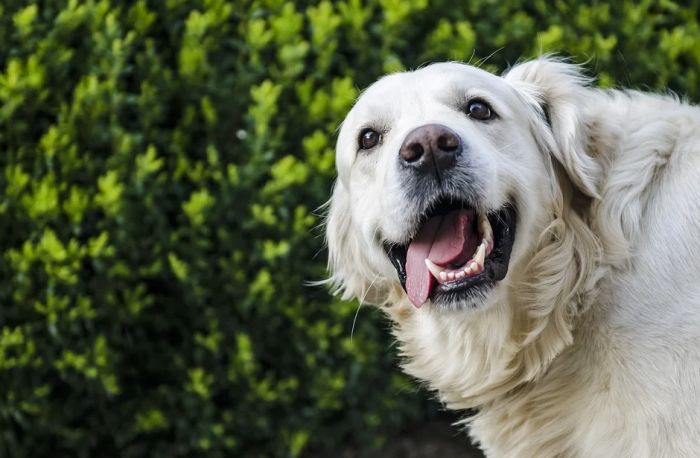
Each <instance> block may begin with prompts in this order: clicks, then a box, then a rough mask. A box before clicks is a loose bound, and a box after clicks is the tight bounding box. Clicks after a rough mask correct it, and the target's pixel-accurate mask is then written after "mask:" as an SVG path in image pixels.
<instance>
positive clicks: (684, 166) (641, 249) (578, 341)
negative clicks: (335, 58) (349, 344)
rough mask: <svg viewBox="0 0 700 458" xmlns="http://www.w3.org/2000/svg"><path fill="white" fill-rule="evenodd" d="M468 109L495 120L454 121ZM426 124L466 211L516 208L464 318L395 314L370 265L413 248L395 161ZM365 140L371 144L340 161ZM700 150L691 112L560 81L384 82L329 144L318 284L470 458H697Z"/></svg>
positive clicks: (478, 74)
mask: <svg viewBox="0 0 700 458" xmlns="http://www.w3.org/2000/svg"><path fill="white" fill-rule="evenodd" d="M472 96H479V97H482V98H486V99H487V100H488V101H489V102H490V103H491V104H492V105H493V107H494V109H495V110H496V112H497V113H498V114H499V116H500V118H499V119H498V120H495V121H492V122H489V123H477V122H474V121H472V120H470V119H468V118H467V117H466V116H464V114H463V113H461V112H460V100H466V99H468V98H470V97H472ZM462 103H463V102H462ZM432 122H437V123H440V124H444V125H446V126H448V127H450V128H451V129H453V130H454V131H455V132H457V133H458V134H459V135H460V137H461V138H462V139H463V140H464V141H465V142H466V143H467V144H468V145H469V152H468V154H470V155H471V159H470V163H469V164H468V166H469V167H470V169H471V170H472V171H473V172H474V173H475V175H476V176H478V177H479V180H478V187H479V189H480V191H479V196H478V197H479V201H480V202H481V203H482V204H483V206H484V208H483V209H482V210H489V209H495V208H498V207H500V206H501V205H503V204H504V203H505V202H506V199H507V198H508V196H509V195H512V196H515V198H516V201H517V204H518V226H517V229H516V239H515V243H514V247H513V254H512V257H511V259H510V264H509V270H508V274H507V276H506V278H505V279H504V280H502V281H501V282H499V283H498V284H497V285H496V287H495V288H493V289H492V291H491V292H490V293H489V294H488V296H487V297H486V299H485V300H484V302H483V304H481V305H480V306H479V307H478V308H477V309H476V310H475V309H473V308H463V309H460V308H457V309H455V310H445V309H442V310H440V309H437V308H436V307H432V306H431V305H432V304H430V303H428V304H425V305H424V306H423V307H421V308H420V309H417V308H415V307H413V306H412V305H411V304H410V302H409V301H408V299H407V297H406V294H405V293H404V291H403V289H402V288H401V286H400V284H399V282H398V280H397V276H396V273H395V271H394V269H393V267H392V266H391V264H390V263H389V261H388V258H387V256H386V254H385V253H384V251H383V250H382V248H381V245H380V243H381V242H382V241H385V240H389V241H393V242H401V243H405V242H406V241H408V240H409V239H410V237H412V236H413V235H415V230H416V229H415V225H416V223H417V218H418V217H419V215H420V214H421V212H423V211H425V209H424V208H419V204H417V203H415V202H411V201H410V200H409V199H407V197H406V195H405V193H404V192H402V189H401V187H400V179H401V178H400V175H399V172H398V170H397V165H396V164H397V158H396V155H397V152H398V148H399V146H400V145H401V142H402V141H403V138H404V137H405V136H406V134H407V133H408V132H409V131H410V130H412V129H413V128H415V127H417V126H420V125H423V124H428V123H432ZM368 125H371V126H373V127H376V126H380V127H381V128H382V129H383V130H382V131H383V138H382V143H381V144H380V145H379V146H378V147H377V148H376V149H374V150H372V151H369V152H368V151H358V148H357V135H358V132H359V130H360V129H361V128H363V127H366V126H368ZM699 150H700V110H699V109H698V108H696V107H692V106H690V105H687V104H684V103H682V102H680V101H679V100H677V99H675V98H673V97H668V96H659V95H651V94H645V93H641V92H632V91H602V90H597V89H593V88H591V87H589V86H588V85H587V81H586V79H585V78H583V77H582V76H581V74H580V71H579V69H578V68H577V67H575V66H573V65H569V64H566V63H562V62H557V61H553V60H548V59H541V60H536V61H532V62H528V63H524V64H521V65H518V66H516V67H514V68H513V69H511V70H510V71H509V72H508V73H507V74H506V75H505V76H504V77H502V78H501V77H497V76H494V75H490V74H488V73H486V72H483V71H481V70H479V69H476V68H473V67H469V66H466V65H460V64H454V63H450V64H436V65H431V66H428V67H426V68H423V69H420V70H417V71H415V72H407V73H401V74H394V75H390V76H387V77H385V78H383V79H381V80H380V81H379V82H377V83H375V84H374V85H373V86H371V87H370V88H368V89H367V90H366V91H365V92H364V94H363V95H362V96H361V97H360V99H359V100H358V102H357V104H356V105H355V107H354V108H353V109H352V111H351V112H350V113H349V114H348V116H347V119H346V120H345V122H344V123H343V127H342V129H341V131H340V135H339V139H338V146H337V167H338V175H339V178H338V181H337V183H336V186H335V189H334V192H333V196H332V198H331V202H330V212H329V217H328V226H327V238H328V245H329V252H330V261H329V264H330V270H331V279H330V282H331V283H332V284H333V285H334V286H335V287H336V289H337V290H338V291H339V292H341V293H342V294H343V295H344V296H345V297H346V298H350V297H357V298H360V299H362V300H365V301H368V302H372V303H376V304H379V305H380V306H381V307H382V309H383V310H385V311H386V313H387V314H388V316H389V317H390V318H391V319H392V320H393V322H394V323H395V327H394V330H395V335H396V337H397V339H398V341H399V343H400V345H401V349H402V353H403V355H404V357H405V360H404V364H403V367H404V369H405V370H406V372H408V373H409V374H411V375H413V376H415V377H416V378H418V379H420V380H422V381H425V382H426V383H427V384H428V386H429V387H430V388H432V389H434V390H436V391H437V393H438V395H439V398H440V400H441V401H442V402H444V403H445V404H446V405H447V407H449V408H452V409H466V408H475V409H477V410H478V413H477V414H476V415H475V416H473V417H471V418H469V419H466V420H465V421H464V423H465V424H467V425H468V426H469V431H470V434H471V436H472V437H473V438H474V439H475V440H476V441H478V442H479V444H480V445H481V447H482V448H483V450H484V451H485V453H486V454H487V456H495V457H555V456H564V457H587V458H588V457H613V456H614V457H647V456H648V457H686V456H687V457H690V456H699V454H700V259H699V258H700V151H699ZM453 192H454V193H456V194H458V193H459V192H460V191H459V189H455V190H453Z"/></svg>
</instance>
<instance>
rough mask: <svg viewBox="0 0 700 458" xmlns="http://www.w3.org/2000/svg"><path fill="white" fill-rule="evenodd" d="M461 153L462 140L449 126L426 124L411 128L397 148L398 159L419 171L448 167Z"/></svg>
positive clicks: (436, 170)
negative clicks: (399, 147)
mask: <svg viewBox="0 0 700 458" xmlns="http://www.w3.org/2000/svg"><path fill="white" fill-rule="evenodd" d="M461 153H462V141H461V140H460V138H459V136H458V135H457V134H456V133H455V132H454V131H453V130H452V129H450V128H449V127H446V126H442V125H440V124H426V125H425V126H420V127H417V128H415V129H413V130H412V131H411V132H409V133H408V135H406V138H405V139H404V141H403V145H401V149H400V150H399V160H400V161H401V162H402V163H403V164H404V165H405V166H407V167H410V168H412V169H414V170H416V171H417V172H420V173H429V172H431V171H433V170H434V173H436V174H437V175H438V176H439V175H440V172H442V171H444V170H447V169H449V168H450V167H452V166H453V165H454V164H455V163H456V162H457V156H459V155H460V154H461Z"/></svg>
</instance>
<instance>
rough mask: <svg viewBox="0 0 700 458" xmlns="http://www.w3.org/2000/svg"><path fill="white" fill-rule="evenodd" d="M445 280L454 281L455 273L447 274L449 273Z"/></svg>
mask: <svg viewBox="0 0 700 458" xmlns="http://www.w3.org/2000/svg"><path fill="white" fill-rule="evenodd" d="M447 278H449V279H450V280H454V279H455V273H454V272H449V273H448V274H447Z"/></svg>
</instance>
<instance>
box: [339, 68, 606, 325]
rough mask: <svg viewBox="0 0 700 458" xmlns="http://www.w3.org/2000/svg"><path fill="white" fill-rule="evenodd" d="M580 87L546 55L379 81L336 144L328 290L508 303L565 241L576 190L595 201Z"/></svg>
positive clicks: (418, 302)
mask: <svg viewBox="0 0 700 458" xmlns="http://www.w3.org/2000/svg"><path fill="white" fill-rule="evenodd" d="M585 83H586V81H585V79H584V78H583V77H581V75H580V73H579V72H578V69H577V67H575V66H573V65H569V64H566V63H562V62H556V61H551V60H538V61H533V62H529V63H525V64H521V65H518V66H516V67H514V68H512V69H511V70H510V71H509V72H508V73H507V74H506V75H505V76H504V77H498V76H495V75H492V74H490V73H488V72H485V71H483V70H480V69H478V68H475V67H471V66H468V65H462V64H457V63H442V64H434V65H430V66H428V67H425V68H422V69H420V70H416V71H413V72H406V73H398V74H393V75H389V76H386V77H384V78H382V79H380V80H379V81H377V82H376V83H374V84H373V85H372V86H370V87H369V88H368V89H367V90H365V91H364V93H363V94H362V96H361V97H360V98H359V100H358V101H357V103H356V104H355V106H354V107H353V109H352V110H351V111H350V113H349V114H348V115H347V117H346V119H345V121H344V122H343V125H342V128H341V130H340V134H339V138H338V144H337V152H336V154H337V156H336V164H337V169H338V180H337V182H336V185H335V188H334V191H333V196H332V198H331V202H330V211H329V217H328V221H327V239H328V246H329V252H330V261H329V263H330V268H331V273H332V277H331V281H332V282H333V284H334V285H335V286H336V287H337V288H338V290H339V291H342V292H343V293H344V295H345V296H346V297H357V298H360V299H361V300H365V301H368V302H375V303H395V302H397V301H400V300H401V299H402V298H408V299H409V300H410V302H411V303H412V304H413V305H414V306H415V307H416V308H420V307H430V308H431V309H433V310H443V311H444V310H474V309H482V308H487V307H489V305H491V304H493V303H494V302H496V301H502V300H508V297H507V296H508V295H507V292H506V291H499V290H506V289H508V285H509V284H511V283H512V281H511V280H512V279H513V277H515V276H517V275H518V273H519V272H518V271H523V272H524V271H525V270H527V269H526V266H528V265H530V267H532V261H533V260H534V258H536V257H537V256H538V251H542V249H543V244H545V245H546V242H547V241H548V239H550V238H552V237H557V235H556V234H554V233H552V232H551V231H552V224H554V223H555V222H556V221H558V220H560V219H561V218H562V217H563V216H564V215H563V214H564V213H566V209H565V208H564V207H566V206H567V205H568V200H570V195H571V194H572V193H578V194H580V195H584V196H589V197H593V196H596V194H597V186H598V184H597V182H596V180H597V177H598V176H599V172H598V170H597V164H596V163H595V162H594V160H593V159H592V158H591V157H589V156H588V155H587V153H586V146H587V145H586V143H587V140H586V139H587V134H586V125H585V122H584V120H583V119H582V116H581V106H582V105H583V104H584V103H585V97H586V91H590V90H589V89H587V88H585ZM548 232H549V233H548ZM543 237H544V238H545V239H547V240H543ZM550 254H553V255H560V256H561V255H565V256H568V255H571V254H573V253H571V252H567V253H550ZM568 262H569V263H571V262H574V261H573V260H571V259H570V260H568ZM529 270H530V271H532V268H530V269H529ZM538 275H540V276H541V275H543V273H542V271H541V270H540V271H539V272H538ZM533 280H536V279H524V281H525V282H530V283H532V281H533ZM540 280H541V279H540ZM399 285H400V287H401V289H399V288H398V286H399ZM550 286H551V287H557V285H556V284H554V285H550ZM401 290H403V291H401ZM399 291H401V292H399ZM392 294H393V295H392ZM404 294H405V295H404Z"/></svg>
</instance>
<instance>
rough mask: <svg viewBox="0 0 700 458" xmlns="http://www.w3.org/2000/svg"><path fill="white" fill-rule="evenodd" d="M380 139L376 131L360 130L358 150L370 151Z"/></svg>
mask: <svg viewBox="0 0 700 458" xmlns="http://www.w3.org/2000/svg"><path fill="white" fill-rule="evenodd" d="M380 139H381V135H379V132H377V131H376V130H374V129H362V131H361V132H360V138H359V139H358V140H359V141H358V143H359V145H360V149H372V148H374V147H375V146H377V143H379V140H380Z"/></svg>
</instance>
